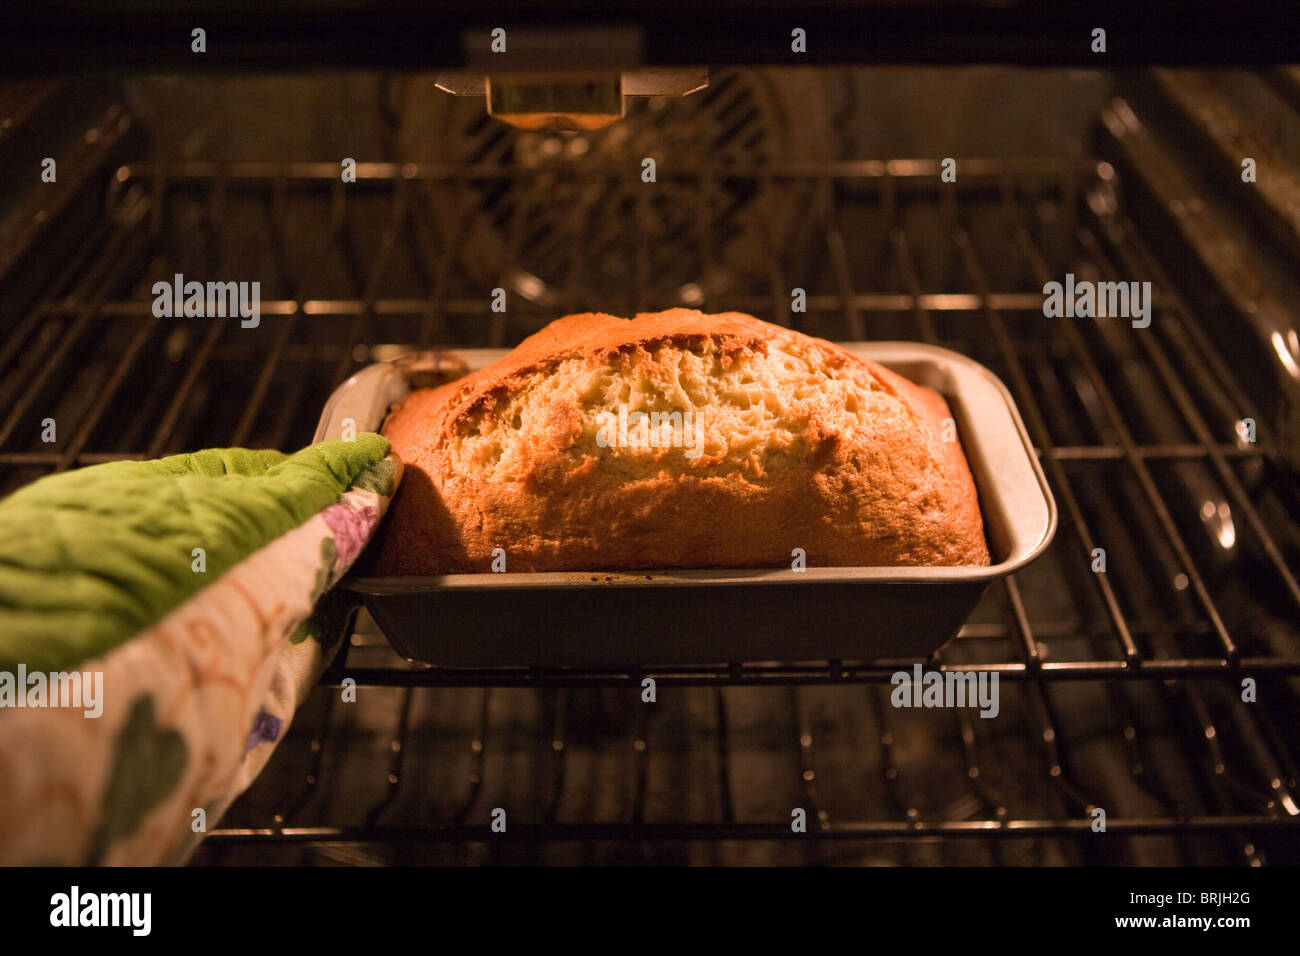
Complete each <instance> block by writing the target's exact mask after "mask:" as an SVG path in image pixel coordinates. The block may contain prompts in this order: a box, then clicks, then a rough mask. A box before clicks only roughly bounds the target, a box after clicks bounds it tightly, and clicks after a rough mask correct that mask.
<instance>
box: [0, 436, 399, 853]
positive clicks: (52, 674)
mask: <svg viewBox="0 0 1300 956" xmlns="http://www.w3.org/2000/svg"><path fill="white" fill-rule="evenodd" d="M400 477H401V464H400V462H399V461H398V460H397V459H396V458H395V457H393V456H391V455H389V448H388V442H387V441H386V440H384V439H383V438H381V437H380V436H378V435H372V434H361V435H357V436H356V438H355V440H346V441H344V440H338V441H327V442H322V443H320V444H317V445H312V446H311V447H309V448H306V449H303V450H302V451H300V452H298V453H297V454H294V455H285V454H284V453H282V452H278V451H249V450H246V449H240V448H225V449H213V450H209V451H201V452H196V453H194V454H189V455H176V456H173V457H170V458H162V459H159V460H157V461H117V462H111V463H108V464H104V465H95V466H92V467H89V468H83V469H80V470H78V471H72V472H68V473H65V474H59V475H51V476H49V477H46V478H42V479H41V480H39V481H37V482H34V483H33V484H31V485H28V486H27V487H25V488H22V489H20V490H19V491H17V492H15V493H14V494H12V495H10V496H9V497H8V498H6V499H4V500H3V501H0V864H4V865H9V864H31V863H35V864H44V863H50V864H82V863H89V864H158V863H179V862H182V861H183V860H184V859H185V858H186V857H187V856H188V855H189V853H190V852H191V851H192V850H193V848H194V846H196V845H197V843H198V841H199V840H200V839H201V838H202V836H203V832H204V830H206V829H208V828H211V827H212V826H213V825H214V824H215V823H216V821H217V819H218V818H219V817H220V816H221V814H222V813H224V812H225V810H226V808H227V807H228V806H229V805H230V803H231V802H232V801H233V800H234V798H235V797H236V796H238V795H239V793H241V792H242V791H243V790H244V789H245V788H246V787H247V786H248V784H249V783H251V782H252V780H253V778H254V777H255V776H256V775H257V773H258V772H259V771H260V770H261V769H262V767H263V766H264V765H265V763H266V761H267V759H268V758H269V757H270V754H271V751H272V749H273V747H274V745H275V743H276V742H277V741H278V740H279V739H280V738H281V736H282V735H283V733H284V731H285V729H286V728H287V727H288V724H289V721H290V719H291V718H292V716H293V712H294V710H295V709H296V707H297V706H298V704H299V703H301V701H302V699H303V698H304V697H305V695H306V693H307V692H308V691H309V690H310V689H311V687H312V686H313V685H314V684H315V682H316V680H317V678H318V677H319V676H320V672H321V670H322V669H323V668H324V666H325V664H326V662H327V661H328V660H329V658H330V657H331V656H332V655H333V652H334V651H335V650H337V646H332V647H323V646H322V644H321V643H320V641H321V636H320V635H321V628H320V627H319V626H317V623H316V619H315V618H314V617H313V608H315V606H316V602H317V600H318V599H319V598H320V596H321V595H322V594H323V593H324V592H325V591H327V590H328V589H329V588H330V587H332V586H333V585H334V583H335V582H337V581H338V579H339V578H340V577H341V576H342V575H343V573H344V572H345V571H347V569H348V567H349V566H351V564H352V562H353V561H354V560H355V559H356V557H357V555H358V554H359V553H360V552H361V549H362V548H363V547H364V546H365V544H366V542H367V541H368V540H369V539H370V536H371V534H372V533H373V532H374V530H375V528H376V526H377V525H378V524H379V520H380V518H381V517H382V515H383V513H384V511H385V509H386V508H387V506H388V503H389V502H390V501H391V500H392V496H393V493H394V491H395V489H396V486H397V482H398V481H399V480H400ZM337 636H338V635H334V637H333V638H332V640H337ZM199 811H202V812H201V813H200V812H199Z"/></svg>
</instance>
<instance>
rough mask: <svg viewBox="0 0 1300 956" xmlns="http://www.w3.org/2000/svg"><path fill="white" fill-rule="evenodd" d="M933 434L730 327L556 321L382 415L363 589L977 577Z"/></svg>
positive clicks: (769, 341)
mask: <svg viewBox="0 0 1300 956" xmlns="http://www.w3.org/2000/svg"><path fill="white" fill-rule="evenodd" d="M948 415H949V413H948V408H947V405H946V403H945V402H944V400H943V398H942V397H941V396H940V395H938V393H936V392H934V391H932V390H930V389H927V388H922V387H921V386H917V385H914V384H913V383H911V382H908V381H907V380H905V379H903V378H901V377H899V376H898V375H896V374H894V373H893V372H890V371H889V370H887V369H885V368H883V367H881V366H879V365H877V364H875V363H873V362H867V361H863V360H861V359H859V358H857V357H856V356H853V355H851V354H850V353H848V352H846V351H845V350H843V349H841V348H840V347H838V346H836V345H833V344H832V343H830V342H826V341H823V340H821V339H815V338H811V337H809V336H806V335H802V334H800V333H797V332H794V331H791V330H789V329H785V328H782V327H780V326H775V325H770V324H768V323H766V322H761V321H759V320H758V319H755V318H752V317H750V316H747V315H742V314H740V313H734V312H733V313H723V314H719V315H704V314H702V313H699V312H695V311H692V310H687V309H672V310H669V311H667V312H660V313H652V314H645V315H640V316H637V317H636V318H635V319H632V320H627V319H619V318H615V317H613V316H607V315H600V314H584V315H575V316H568V317H566V318H563V319H559V320H557V321H555V322H552V323H551V324H550V325H548V326H547V327H546V328H544V329H543V330H542V331H540V332H538V333H537V334H536V335H533V336H531V337H530V338H529V339H527V340H525V341H524V342H523V343H522V344H521V345H520V346H519V347H518V348H517V349H515V350H514V351H512V352H511V353H510V354H509V355H507V356H505V357H504V358H503V359H501V360H500V361H498V362H496V363H494V364H493V365H491V366H488V367H487V368H484V369H481V370H480V371H478V372H475V373H473V374H472V375H470V376H468V377H467V378H465V379H463V380H461V381H460V382H455V383H451V384H450V385H445V386H442V387H441V388H438V389H424V390H420V391H417V392H413V393H411V395H409V396H408V397H407V398H406V399H404V400H403V401H402V402H401V403H400V404H399V405H398V406H397V407H395V408H394V410H393V411H392V413H391V414H390V415H389V418H388V420H387V422H385V425H384V429H383V433H384V435H385V437H386V438H388V440H389V441H390V442H391V443H392V446H393V450H394V452H395V453H396V454H397V455H398V456H399V457H401V458H402V460H403V461H404V463H405V464H406V465H407V478H406V479H405V480H404V482H403V485H402V488H401V489H400V490H399V492H398V495H397V498H396V500H395V501H394V503H393V506H392V512H391V514H390V516H389V520H388V521H387V522H386V523H385V525H384V528H383V531H382V533H381V535H380V541H379V543H378V548H377V552H376V557H375V558H374V559H373V566H372V568H370V571H371V572H372V573H376V574H383V575H392V576H405V575H416V574H444V573H456V572H473V571H488V570H489V569H490V567H491V563H492V554H493V550H494V549H496V548H503V549H505V552H506V555H507V569H508V570H511V571H543V570H601V569H605V570H634V569H650V568H688V567H701V568H706V567H782V566H786V567H788V566H789V565H790V561H791V554H792V552H793V550H794V549H796V548H802V549H803V550H804V551H805V553H806V554H807V561H808V564H809V566H818V565H832V566H900V565H986V564H988V563H989V554H988V549H987V546H986V544H985V540H984V532H983V523H982V521H981V518H980V513H979V504H978V500H977V498H976V492H975V487H974V483H973V481H972V479H971V476H970V471H969V468H968V467H967V464H966V460H965V457H964V455H963V454H962V451H961V446H960V445H959V444H958V443H957V442H954V441H944V440H943V434H942V431H943V425H942V423H943V420H944V419H945V418H947V417H948ZM620 416H621V417H620ZM637 416H644V418H643V419H638V418H637ZM637 422H640V424H635V425H634V426H633V425H631V424H630V423H637Z"/></svg>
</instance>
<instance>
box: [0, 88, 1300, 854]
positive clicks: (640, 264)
mask: <svg viewBox="0 0 1300 956" xmlns="http://www.w3.org/2000/svg"><path fill="white" fill-rule="evenodd" d="M1297 76H1298V74H1297V71H1296V70H1294V69H1277V70H1265V71H1213V72H1208V71H1191V70H1143V71H1134V72H1132V73H1128V72H1123V73H1120V72H1116V73H1103V72H1098V71H1081V70H1021V69H1002V68H999V69H993V68H929V69H905V68H873V69H848V68H845V69H838V68H835V69H832V68H824V69H823V68H818V69H813V70H796V69H778V68H767V69H745V68H732V69H723V70H714V71H712V73H711V75H710V82H709V85H708V87H707V88H706V89H705V90H702V91H700V92H698V93H695V94H692V95H690V96H687V97H684V98H675V97H659V98H653V97H652V98H648V99H641V100H635V101H629V107H628V115H627V116H626V117H625V118H624V119H623V120H621V121H620V122H617V123H615V124H613V125H611V126H609V127H606V128H604V129H602V130H598V131H595V132H591V133H577V134H573V133H555V132H525V131H520V130H515V129H513V128H511V127H508V126H506V125H504V124H502V123H500V122H498V121H496V120H494V119H491V118H489V117H487V116H486V115H485V114H484V111H483V104H482V100H481V99H478V98H474V97H452V96H449V95H447V94H445V93H443V92H441V91H440V90H438V89H437V88H436V85H435V82H434V78H433V76H432V75H429V74H405V75H389V74H377V73H355V72H348V73H321V74H308V75H299V76H268V77H250V76H240V77H215V76H209V77H199V78H194V77H181V76H148V77H135V78H128V79H123V80H121V81H113V82H90V81H88V80H76V79H64V80H58V81H45V80H19V81H13V82H8V83H5V84H3V85H2V86H0V118H2V119H3V127H2V128H0V154H2V155H3V156H4V158H5V160H6V161H10V162H13V163H15V165H17V164H19V163H21V162H28V161H31V162H34V163H39V157H40V156H41V155H42V154H43V153H42V151H43V150H45V151H47V152H48V146H47V145H45V144H47V143H49V142H50V141H51V140H52V139H55V138H59V137H62V138H63V142H64V144H65V145H63V146H62V147H61V152H60V153H59V155H60V156H62V157H65V158H63V159H61V160H60V163H59V177H58V183H57V184H56V185H52V186H48V187H45V188H44V189H41V190H23V189H14V190H12V191H11V192H10V193H9V194H8V195H7V196H0V302H2V303H3V304H2V305H0V314H2V315H3V325H4V326H5V328H6V331H7V334H6V335H5V337H4V338H3V340H0V493H7V492H8V491H11V490H13V489H15V488H17V487H19V486H21V485H23V484H25V483H28V482H30V481H32V480H35V479H36V478H38V477H40V476H42V475H45V474H50V473H52V472H56V471H60V470H63V469H67V468H72V467H77V466H82V465H87V464H92V463H96V462H102V461H107V460H112V459H116V458H122V457H155V456H159V455H163V454H168V453H173V452H178V451H184V450H192V449H197V448H201V447H209V446H223V445H248V446H255V447H277V448H284V449H293V448H297V447H300V446H302V445H304V444H307V443H308V442H309V441H310V440H311V437H312V433H313V431H314V429H315V426H316V422H317V418H318V417H319V415H320V411H321V408H322V405H323V403H324V401H325V399H326V398H327V397H328V395H329V394H330V392H331V391H332V389H333V388H334V387H336V386H337V385H338V384H339V383H340V382H342V381H343V380H344V379H345V378H346V377H347V376H349V375H350V374H351V373H353V372H354V371H356V370H357V369H359V368H361V367H362V366H364V365H366V364H368V363H371V362H374V361H382V360H388V359H392V358H394V357H397V356H399V355H401V354H404V353H405V352H407V351H410V350H413V349H428V348H448V349H453V350H454V349H456V348H458V347H460V348H469V347H508V346H511V345H513V344H515V343H517V342H518V341H519V340H520V339H521V338H523V337H524V336H526V335H528V334H529V333H531V332H533V331H536V330H537V329H539V328H540V327H541V326H542V325H544V324H546V323H547V322H548V321H550V320H551V319H553V318H556V317H558V316H560V315H564V314H568V313H572V312H580V311H589V310H598V311H604V312H610V313H614V314H624V315H631V314H633V313H635V312H637V311H640V310H651V309H660V308H667V307H671V306H674V305H682V306H689V307H698V308H701V309H704V310H706V311H722V310H739V311H745V312H751V313H752V314H754V315H756V316H758V317H760V318H763V319H767V320H769V321H774V322H779V323H783V324H789V325H792V326H794V327H796V328H798V329H799V330H800V331H803V332H807V333H810V334H813V335H817V336H821V337H825V338H829V339H837V340H861V339H868V340H889V339H904V340H915V341H923V342H929V343H933V344H938V345H941V346H943V347H946V348H949V349H953V350H955V351H958V352H961V353H962V354H964V355H967V356H970V357H971V358H973V359H975V360H977V361H979V362H981V363H983V364H984V365H986V366H987V367H988V368H990V369H991V370H993V371H994V372H995V373H996V374H997V375H998V376H999V377H1000V378H1001V379H1002V381H1003V382H1005V383H1006V384H1007V385H1008V387H1009V388H1010V389H1011V391H1012V393H1013V395H1014V397H1015V400H1016V403H1017V405H1018V407H1019V409H1020V412H1021V415H1022V416H1023V418H1024V420H1025V423H1026V426H1027V428H1028V431H1029V434H1030V436H1031V438H1032V440H1033V442H1034V445H1035V446H1036V448H1037V450H1038V454H1039V457H1040V460H1041V464H1042V467H1043V469H1044V471H1045V473H1046V475H1047V478H1048V481H1049V483H1050V485H1051V488H1052V492H1053V494H1054V496H1055V498H1056V501H1057V504H1058V507H1059V510H1060V521H1059V529H1058V533H1057V536H1056V540H1055V542H1054V544H1053V545H1052V547H1051V549H1050V550H1049V551H1048V552H1047V553H1046V554H1045V555H1044V556H1043V557H1042V558H1040V559H1039V560H1038V561H1037V562H1036V563H1034V564H1033V565H1031V566H1030V567H1028V568H1026V569H1025V570H1023V571H1021V572H1019V573H1017V574H1016V575H1015V576H1014V577H1012V578H1010V579H1008V580H1006V581H1005V582H1002V583H998V584H995V585H994V586H993V587H991V588H990V589H989V591H988V592H987V593H986V595H985V597H984V599H983V601H982V603H981V604H980V606H979V608H978V609H977V611H976V612H975V614H974V615H973V616H972V618H971V619H970V620H969V622H968V623H967V624H966V625H965V626H964V627H963V628H962V630H961V632H960V633H959V634H958V636H957V638H956V639H955V640H954V641H952V642H951V643H950V644H949V645H947V647H946V648H945V649H944V650H943V651H942V652H941V653H940V654H939V655H937V657H936V659H935V660H934V661H932V662H931V663H932V664H935V665H938V666H943V667H948V668H972V667H979V668H987V669H990V670H992V671H995V672H996V673H998V675H999V678H1000V681H1001V685H1000V686H1001V712H1000V714H999V716H998V718H997V719H994V720H984V719H981V718H980V717H979V716H978V714H977V713H976V712H974V711H966V710H961V709H957V710H905V709H896V708H894V707H893V706H891V705H890V700H889V698H890V691H891V689H892V687H891V685H890V683H889V680H890V676H891V674H893V673H894V672H895V671H897V670H898V669H900V668H910V666H911V664H912V663H913V662H911V661H905V662H899V661H887V660H870V659H865V660H836V661H815V662H798V663H788V662H763V661H743V660H742V661H723V662H719V663H718V664H717V665H716V666H708V667H676V668H673V667H663V668H649V667H644V668H622V669H612V670H606V669H591V670H583V669H565V668H554V669H543V668H524V669H498V670H455V669H444V668H428V667H422V666H418V665H412V664H409V663H407V662H406V661H404V660H402V659H401V658H400V657H398V656H397V655H396V654H395V653H394V652H393V651H392V650H391V649H390V648H389V646H388V644H387V642H386V640H385V638H384V636H383V635H382V634H380V633H379V632H378V631H377V629H376V627H375V625H374V623H373V622H372V621H370V620H368V619H367V618H366V617H365V616H364V615H362V616H361V617H360V618H359V619H358V620H357V621H356V623H355V627H354V628H353V630H354V633H353V634H352V635H351V637H350V639H349V641H347V642H346V644H345V646H344V650H343V651H342V652H341V654H340V656H339V658H338V659H336V660H335V661H334V663H333V664H332V665H331V667H330V668H329V669H328V671H327V672H326V675H325V677H324V678H323V679H322V681H321V684H320V686H319V687H318V688H317V689H316V690H315V691H313V693H312V695H311V697H310V698H309V700H308V702H307V703H306V704H305V705H304V707H303V708H302V709H301V710H300V711H299V713H298V715H297V717H296V718H295V720H294V722H293V725H292V727H291V729H290V731H289V733H288V735H287V737H286V738H285V739H284V741H283V742H282V743H281V745H280V747H279V749H278V751H277V753H276V754H275V756H274V757H273V758H272V761H271V763H270V765H268V767H267V768H266V770H265V772H264V773H263V774H262V775H261V777H260V778H259V779H258V780H257V781H256V782H255V784H254V785H253V787H252V788H251V789H250V790H249V791H248V792H247V793H246V794H245V795H244V796H243V797H242V798H241V799H240V800H239V801H238V802H237V803H236V804H235V805H234V806H233V807H232V808H231V810H230V811H229V812H228V813H227V815H226V816H225V818H224V819H222V820H221V821H220V823H219V824H218V825H217V827H216V829H215V830H214V831H213V832H212V833H210V835H209V836H208V838H207V839H206V840H205V842H204V843H203V844H202V845H201V846H200V848H199V850H198V851H197V853H196V855H195V857H194V862H195V863H197V864H252V863H312V864H348V865H377V864H383V863H471V864H476V863H508V862H515V863H523V862H527V863H542V862H551V863H600V864H610V863H646V862H653V863H868V864H884V865H893V864H935V865H960V864H998V863H1003V864H1034V865H1041V864H1134V863H1136V864H1176V863H1190V864H1241V865H1260V864H1265V863H1273V864H1276V863H1293V864H1294V863H1296V862H1300V851H1298V850H1297V847H1298V846H1300V843H1298V841H1297V834H1300V806H1297V804H1296V796H1295V789H1296V778H1297V771H1296V767H1297V761H1298V760H1300V745H1298V744H1297V739H1298V738H1297V734H1296V732H1295V728H1296V726H1297V720H1298V719H1300V708H1298V706H1297V704H1298V697H1297V691H1298V690H1300V684H1298V682H1297V678H1298V677H1300V626H1298V625H1297V621H1300V614H1298V613H1297V611H1298V610H1300V587H1297V582H1296V577H1295V568H1296V567H1297V566H1300V561H1297V556H1298V555H1300V527H1298V526H1297V522H1296V520H1295V516H1296V515H1297V514H1300V501H1298V498H1300V496H1298V495H1297V485H1296V480H1295V473H1294V471H1293V469H1294V467H1295V465H1296V463H1297V460H1300V455H1297V454H1296V442H1297V437H1296V429H1295V428H1294V415H1295V409H1296V404H1295V394H1296V393H1295V387H1296V385H1297V382H1296V381H1295V380H1294V379H1295V378H1296V377H1298V376H1294V375H1292V378H1291V379H1289V378H1288V375H1289V374H1291V373H1289V372H1288V370H1287V368H1286V367H1285V362H1286V359H1287V357H1288V356H1294V355H1296V354H1297V353H1300V345H1298V344H1297V343H1296V342H1294V341H1290V340H1288V339H1287V338H1286V329H1287V328H1291V329H1292V330H1294V327H1295V319H1294V315H1295V303H1296V302H1300V289H1298V288H1297V276H1300V272H1298V271H1297V270H1296V265H1297V263H1298V262H1300V241H1297V240H1298V239H1300V228H1297V227H1298V225H1300V212H1297V210H1300V203H1292V202H1291V200H1293V199H1294V198H1295V197H1296V196H1300V148H1297V147H1300V95H1297V91H1300V80H1298V79H1297ZM1243 150H1250V152H1243ZM1241 155H1252V156H1256V158H1257V159H1258V161H1259V165H1260V168H1261V169H1262V170H1267V173H1268V174H1267V176H1265V175H1263V174H1261V178H1260V181H1259V183H1257V184H1253V185H1251V184H1245V183H1243V182H1242V181H1241V179H1240V176H1239V175H1238V174H1239V169H1240V158H1239V157H1240V156H1241ZM343 157H350V158H354V159H355V160H356V162H357V167H356V169H357V176H356V182H355V183H345V182H343V181H342V179H341V177H340V162H341V159H342V158H343ZM647 157H649V158H653V159H654V160H655V165H656V179H655V181H654V182H653V183H647V182H645V181H644V180H643V177H642V171H643V165H642V162H643V159H645V158H647ZM948 158H952V159H955V161H956V165H955V168H956V173H957V176H956V181H955V182H951V183H949V182H945V181H943V179H942V178H941V173H942V171H943V161H944V160H945V159H948ZM178 272H179V273H183V274H185V275H191V274H193V275H209V276H215V277H224V278H232V279H236V278H237V279H241V280H257V281H260V282H261V283H262V286H261V288H262V318H261V321H260V324H259V325H258V326H257V327H256V328H241V326H240V324H239V323H238V322H237V321H231V320H219V319H218V320H209V319H160V318H156V317H154V315H153V314H152V311H151V301H152V295H151V293H150V289H151V286H152V284H153V283H154V282H155V281H159V280H170V278H171V277H172V275H173V274H174V273H178ZM1067 273H1072V274H1073V275H1074V276H1076V277H1077V278H1079V279H1080V280H1083V279H1091V280H1094V281H1119V280H1123V281H1130V280H1148V281H1150V282H1151V283H1152V286H1153V288H1154V306H1153V314H1152V321H1151V323H1150V326H1149V328H1134V327H1132V326H1131V324H1130V323H1129V322H1127V321H1125V320H1119V319H1072V318H1062V319H1057V318H1048V317H1046V316H1045V315H1044V312H1043V291H1042V290H1043V285H1044V283H1046V282H1048V281H1052V280H1056V281H1060V280H1062V279H1063V277H1064V276H1065V275H1066V274H1067ZM796 288H799V289H802V290H804V291H805V293H806V304H807V305H806V311H805V312H794V311H792V309H791V302H792V298H791V296H792V290H794V289H796ZM494 289H503V290H505V293H506V296H507V299H508V302H509V307H508V309H507V311H506V312H504V313H498V312H493V311H492V310H491V294H492V290H494ZM1295 334H1296V333H1295V332H1294V331H1291V332H1290V335H1291V336H1292V337H1294V336H1295ZM1279 336H1281V338H1280V340H1279ZM1279 343H1280V344H1279ZM1293 370H1294V362H1293V365H1292V372H1293ZM47 415H48V416H51V417H55V418H57V420H58V421H59V422H61V423H62V422H65V421H66V422H70V423H75V425H74V426H73V428H74V432H73V434H72V437H71V439H70V440H69V441H67V442H63V443H60V446H59V448H58V450H57V451H50V450H49V449H48V446H46V445H44V444H43V443H42V442H41V440H40V437H39V428H38V427H37V426H34V425H33V424H32V423H33V422H39V421H40V420H41V419H42V418H44V417H46V416H47ZM1247 421H1248V422H1249V423H1251V424H1250V425H1249V426H1247V425H1245V424H1243V422H1247ZM1252 428H1253V432H1252V431H1251V430H1250V429H1252ZM1096 549H1104V552H1105V570H1104V572H1102V571H1099V570H1098V569H1097V554H1098V552H1097V550H1096ZM545 626H546V623H545V621H505V620H503V621H502V622H501V627H502V628H503V629H510V628H537V627H541V628H544V627H545ZM862 626H863V632H864V646H869V644H870V641H869V632H870V609H869V608H864V609H863V625H862ZM618 631H619V622H618V621H617V620H610V621H609V622H608V636H609V639H610V640H612V641H617V640H618ZM646 677H653V678H654V679H655V681H656V685H657V699H656V701H655V702H654V703H652V704H648V703H644V702H643V701H642V694H641V688H642V681H643V679H644V678H646ZM349 678H350V679H352V680H354V681H355V682H356V684H357V688H358V690H357V701H356V703H345V702H342V701H341V698H340V691H339V688H340V686H341V685H342V682H343V681H344V680H345V679H349ZM1247 681H1248V682H1250V683H1251V686H1252V687H1253V688H1254V700H1253V701H1251V702H1247V701H1245V700H1243V686H1244V685H1243V682H1247ZM494 808H504V809H505V810H506V812H507V814H508V821H509V823H508V830H507V834H505V835H502V834H497V833H494V832H492V831H491V829H490V828H489V822H490V817H491V814H492V811H493V810H494ZM793 808H804V809H805V810H806V811H807V814H808V819H809V826H808V831H807V833H794V832H792V830H791V827H790V819H791V811H792V809H793ZM1098 808H1101V809H1102V810H1104V812H1105V817H1106V821H1107V827H1106V830H1105V832H1104V833H1099V832H1097V831H1096V829H1095V821H1096V819H1097V817H1096V814H1095V810H1096V809H1098Z"/></svg>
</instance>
